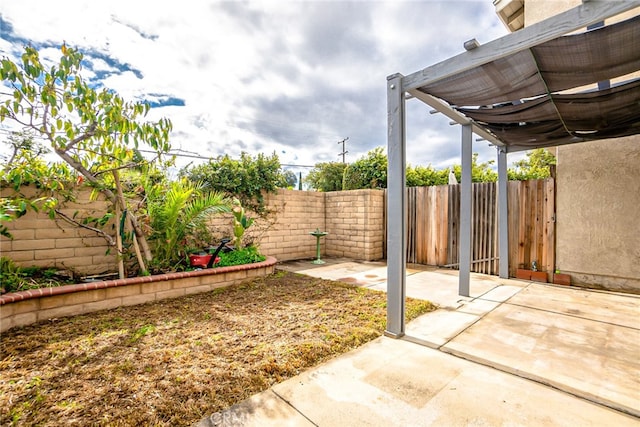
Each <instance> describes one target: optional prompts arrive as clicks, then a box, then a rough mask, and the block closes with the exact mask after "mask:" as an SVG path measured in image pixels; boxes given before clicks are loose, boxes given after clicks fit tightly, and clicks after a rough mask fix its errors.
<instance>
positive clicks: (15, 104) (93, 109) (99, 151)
mask: <svg viewBox="0 0 640 427" xmlns="http://www.w3.org/2000/svg"><path fill="white" fill-rule="evenodd" d="M61 53H62V55H61V57H60V61H59V63H58V64H56V65H52V66H51V67H46V66H45V65H44V64H43V63H42V62H41V60H40V56H39V54H38V52H37V50H36V49H34V48H33V47H31V46H27V47H25V49H24V53H23V54H22V57H21V62H20V63H14V62H13V61H12V60H11V59H9V58H7V57H4V58H2V60H1V62H0V77H2V80H3V81H4V83H5V91H3V92H1V93H0V122H3V121H5V120H11V121H13V122H15V123H17V124H19V125H21V126H22V127H23V128H24V129H28V130H30V131H33V132H34V133H35V134H37V135H40V136H42V137H43V138H44V139H45V140H47V141H48V143H49V145H50V146H51V148H52V150H53V152H55V153H56V154H57V155H58V156H59V157H60V158H61V159H62V160H63V161H64V162H66V163H67V164H68V165H70V166H71V167H72V168H73V169H75V171H76V172H77V173H78V174H79V175H80V176H81V177H82V179H84V180H85V181H86V182H87V183H88V184H89V185H91V186H93V187H94V189H95V191H98V192H101V193H102V194H103V195H104V196H105V197H106V198H107V200H109V201H110V202H111V203H112V204H113V205H114V206H115V205H116V204H118V203H120V200H119V197H118V195H117V194H116V193H117V192H115V189H116V185H115V179H116V177H117V171H118V170H120V169H123V168H127V167H130V166H132V165H133V164H134V162H133V156H134V150H133V149H134V148H137V147H138V146H139V145H140V144H146V145H148V146H150V147H151V148H153V149H154V150H156V151H157V153H158V155H160V154H162V153H165V152H167V151H168V150H169V148H170V146H169V142H168V140H169V132H170V130H171V122H170V121H169V120H167V119H160V120H159V121H158V122H146V121H143V120H142V119H143V118H144V117H145V116H146V114H147V113H148V111H149V108H150V107H149V104H145V103H138V102H125V101H124V100H123V99H122V98H121V97H119V96H118V95H117V94H115V93H114V92H113V91H110V90H108V89H106V88H103V89H100V90H99V89H95V88H93V87H92V86H91V85H90V84H89V83H87V82H86V81H85V80H84V78H83V77H82V73H81V71H82V65H81V63H82V58H83V56H82V54H81V53H80V52H79V51H78V50H76V49H73V48H69V47H67V46H66V45H63V46H62V47H61ZM6 89H8V91H7V90H6ZM114 171H116V174H114V173H113V172H114ZM129 221H130V223H131V226H132V228H133V230H134V232H135V234H136V236H137V237H138V238H139V239H141V243H142V245H143V250H144V254H145V257H146V258H147V260H150V259H151V258H152V255H151V251H150V250H149V247H148V246H147V245H146V241H145V240H144V236H143V234H142V230H141V228H140V226H139V225H138V224H137V220H136V219H135V217H132V216H129Z"/></svg>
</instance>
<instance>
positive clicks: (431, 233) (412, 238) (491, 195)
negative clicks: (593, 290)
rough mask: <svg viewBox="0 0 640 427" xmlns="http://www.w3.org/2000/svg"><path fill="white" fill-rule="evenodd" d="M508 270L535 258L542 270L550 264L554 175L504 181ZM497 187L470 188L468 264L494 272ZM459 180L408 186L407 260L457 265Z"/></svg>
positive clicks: (552, 261)
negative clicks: (448, 182)
mask: <svg viewBox="0 0 640 427" xmlns="http://www.w3.org/2000/svg"><path fill="white" fill-rule="evenodd" d="M508 200H509V201H508V212H509V274H510V275H512V276H513V275H515V270H516V268H518V267H527V268H528V267H530V266H531V263H532V262H533V261H536V262H537V264H538V268H539V269H540V270H542V271H547V272H553V269H554V264H555V243H554V239H555V223H554V220H555V217H554V212H555V185H554V181H553V179H545V180H532V181H511V182H509V185H508ZM497 204H498V191H497V184H495V183H476V184H473V189H472V213H471V233H472V239H471V252H472V253H471V259H472V262H471V269H472V271H474V272H477V273H485V274H498V269H499V252H498V205H497ZM459 223H460V185H443V186H437V187H411V188H407V262H408V263H416V264H427V265H437V266H447V267H453V268H458V262H459V260H458V257H459V251H460V248H459V245H458V242H459V238H460V229H459Z"/></svg>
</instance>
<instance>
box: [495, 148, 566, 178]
mask: <svg viewBox="0 0 640 427" xmlns="http://www.w3.org/2000/svg"><path fill="white" fill-rule="evenodd" d="M555 164H556V156H554V155H553V154H552V153H551V152H550V151H548V150H546V149H544V148H537V149H535V150H532V151H528V152H527V158H526V159H522V160H519V161H517V162H514V163H513V165H514V166H515V168H509V170H508V171H507V175H508V176H509V179H510V180H513V181H526V180H528V179H542V178H548V177H550V176H551V165H555Z"/></svg>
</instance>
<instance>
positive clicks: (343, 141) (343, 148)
mask: <svg viewBox="0 0 640 427" xmlns="http://www.w3.org/2000/svg"><path fill="white" fill-rule="evenodd" d="M348 139H349V137H346V138H345V139H343V140H342V141H338V144H342V153H339V154H338V156H342V163H346V161H345V155H346V154H347V153H348V151H346V150H345V143H346V142H347V140H348Z"/></svg>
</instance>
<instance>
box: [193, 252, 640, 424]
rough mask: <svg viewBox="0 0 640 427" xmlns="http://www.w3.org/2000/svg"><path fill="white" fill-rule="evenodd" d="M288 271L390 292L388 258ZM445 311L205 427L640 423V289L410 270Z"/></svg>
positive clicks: (301, 265)
mask: <svg viewBox="0 0 640 427" xmlns="http://www.w3.org/2000/svg"><path fill="white" fill-rule="evenodd" d="M278 268H280V269H284V270H289V271H295V272H298V273H302V274H307V275H310V276H314V277H321V278H325V279H331V280H341V281H344V282H349V283H353V284H357V285H359V286H365V287H368V288H371V289H378V290H381V291H385V290H386V266H385V264H384V263H362V262H353V261H350V260H343V259H331V260H327V264H325V265H322V266H316V265H313V264H310V263H309V261H296V262H288V263H282V264H280V265H279V266H278ZM407 275H408V277H407V296H409V297H412V298H420V299H428V300H430V301H432V302H434V303H436V304H438V306H439V309H438V310H436V311H434V312H431V313H428V314H425V315H423V316H421V317H419V318H418V319H416V320H414V321H413V322H411V323H409V324H408V325H407V330H406V336H405V337H403V338H402V339H400V340H395V339H392V338H387V337H381V338H379V339H376V340H374V341H372V342H370V343H368V344H366V345H364V346H362V347H360V348H358V349H356V350H354V351H352V352H350V353H347V354H345V355H342V356H340V357H337V358H335V359H333V360H331V361H329V362H327V363H325V364H323V365H320V366H318V367H316V368H313V369H310V370H309V371H306V372H304V373H303V374H301V375H299V376H296V377H294V378H291V379H289V380H287V381H285V382H283V383H281V384H278V385H276V386H274V387H272V388H271V389H270V390H267V391H265V392H263V393H260V394H258V395H256V396H253V397H252V398H250V399H248V400H246V401H244V402H242V403H240V404H238V405H235V406H234V407H232V408H230V409H228V410H226V411H224V412H221V413H217V414H213V415H212V416H211V417H208V418H205V419H203V420H202V421H201V423H200V425H256V426H257V425H260V426H263V425H319V426H339V425H350V426H355V425H358V426H360V425H361V426H366V425H397V426H408V425H415V426H418V425H442V426H466V425H474V426H477V425H486V426H493V425H510V426H515V425H527V426H530V425H548V426H552V425H553V426H556V425H566V426H576V425H580V426H588V425H593V426H601V425H616V426H622V425H629V426H631V425H636V426H637V425H640V320H639V319H640V316H639V315H640V296H638V295H626V294H617V293H609V292H598V291H589V290H583V289H579V288H569V287H559V286H554V285H545V284H538V283H533V282H524V281H519V280H504V279H499V278H498V277H493V276H485V275H479V274H472V279H471V297H469V298H465V297H460V296H458V295H457V290H458V287H457V286H458V279H457V272H455V271H452V270H440V269H434V268H429V267H425V266H408V268H407Z"/></svg>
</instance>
